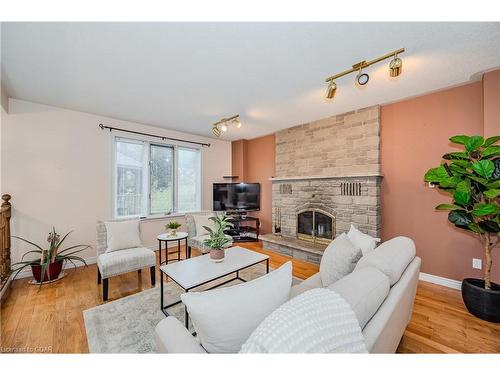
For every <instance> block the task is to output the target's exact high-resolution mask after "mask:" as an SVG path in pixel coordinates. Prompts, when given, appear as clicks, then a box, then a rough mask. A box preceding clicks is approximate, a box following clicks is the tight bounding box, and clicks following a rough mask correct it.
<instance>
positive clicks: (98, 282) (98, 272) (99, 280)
mask: <svg viewBox="0 0 500 375" xmlns="http://www.w3.org/2000/svg"><path fill="white" fill-rule="evenodd" d="M100 283H101V271H100V270H99V268H97V284H100Z"/></svg>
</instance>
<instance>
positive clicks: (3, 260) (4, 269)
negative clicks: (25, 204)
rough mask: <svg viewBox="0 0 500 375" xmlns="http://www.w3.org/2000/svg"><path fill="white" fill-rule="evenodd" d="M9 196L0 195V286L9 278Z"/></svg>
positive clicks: (10, 208)
mask: <svg viewBox="0 0 500 375" xmlns="http://www.w3.org/2000/svg"><path fill="white" fill-rule="evenodd" d="M10 198H11V197H10V195H9V194H4V195H2V200H3V202H2V206H1V208H0V286H3V283H4V282H5V281H6V280H7V279H8V277H9V276H10V217H11V215H12V207H11V205H10V202H9V201H10Z"/></svg>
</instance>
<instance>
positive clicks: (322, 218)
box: [297, 209, 335, 244]
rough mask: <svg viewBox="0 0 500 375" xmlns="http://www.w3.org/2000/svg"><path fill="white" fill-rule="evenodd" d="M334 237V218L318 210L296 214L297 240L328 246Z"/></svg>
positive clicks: (302, 211)
mask: <svg viewBox="0 0 500 375" xmlns="http://www.w3.org/2000/svg"><path fill="white" fill-rule="evenodd" d="M334 237H335V216H333V215H330V214H329V213H327V212H325V211H323V210H320V209H306V210H301V211H299V212H297V238H298V239H301V240H306V241H311V242H319V243H326V244H328V243H330V241H331V240H333V239H334Z"/></svg>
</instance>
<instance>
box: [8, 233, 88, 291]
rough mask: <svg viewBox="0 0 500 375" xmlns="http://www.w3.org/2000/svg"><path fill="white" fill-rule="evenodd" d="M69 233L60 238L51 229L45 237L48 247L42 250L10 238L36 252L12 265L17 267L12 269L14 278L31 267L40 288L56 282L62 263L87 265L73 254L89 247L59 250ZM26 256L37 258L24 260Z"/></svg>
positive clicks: (82, 246)
mask: <svg viewBox="0 0 500 375" xmlns="http://www.w3.org/2000/svg"><path fill="white" fill-rule="evenodd" d="M70 233H71V232H68V233H66V235H64V236H63V237H62V238H61V236H60V235H59V234H58V233H57V232H56V229H55V228H52V231H51V232H50V233H49V235H48V237H47V242H48V247H47V248H46V249H44V248H43V247H42V246H39V245H37V244H35V243H33V242H31V241H28V240H26V239H24V238H21V237H17V236H12V237H13V238H17V239H18V240H21V241H24V242H26V243H28V244H30V245H32V246H34V247H36V250H30V251H28V252H26V253H24V255H23V256H22V258H21V261H19V262H17V263H14V264H13V265H12V266H13V267H14V266H18V267H17V268H15V269H13V271H14V272H15V273H14V278H15V277H16V276H17V275H18V274H19V272H21V271H22V270H23V269H24V268H26V267H31V272H32V273H33V277H34V279H35V280H36V282H37V283H39V284H40V286H41V285H42V284H43V283H44V282H47V281H52V280H56V279H57V278H59V275H60V274H61V271H62V268H63V265H64V262H66V261H67V262H70V263H71V264H73V266H75V268H76V264H75V262H81V263H83V264H84V265H85V266H87V263H86V262H85V260H84V259H83V258H81V257H79V256H77V255H75V254H77V253H79V252H81V251H83V250H85V249H88V248H90V246H89V245H73V246H70V247H67V248H65V249H62V250H61V245H62V243H63V242H64V240H65V239H66V238H67V237H68V235H69V234H70ZM28 254H38V257H37V258H36V259H33V260H24V257H25V256H26V255H28Z"/></svg>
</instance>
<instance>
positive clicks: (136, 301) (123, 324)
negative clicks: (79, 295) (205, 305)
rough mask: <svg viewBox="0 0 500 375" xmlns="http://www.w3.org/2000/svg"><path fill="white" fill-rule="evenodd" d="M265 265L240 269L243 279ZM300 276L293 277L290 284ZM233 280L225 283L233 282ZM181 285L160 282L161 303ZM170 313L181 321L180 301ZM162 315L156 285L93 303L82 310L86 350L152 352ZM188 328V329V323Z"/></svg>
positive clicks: (261, 271)
mask: <svg viewBox="0 0 500 375" xmlns="http://www.w3.org/2000/svg"><path fill="white" fill-rule="evenodd" d="M264 273H265V265H263V264H258V265H255V266H253V267H251V268H248V269H246V270H243V271H241V272H240V276H241V277H242V278H244V279H245V280H252V279H255V278H257V277H260V276H262V275H264ZM232 277H233V276H228V277H226V278H221V279H218V280H217V281H214V282H213V283H209V284H206V285H204V286H202V287H200V288H198V289H196V291H202V290H205V289H207V288H210V287H211V286H213V285H217V284H218V283H221V282H223V281H224V280H229V279H230V278H232ZM300 281H301V280H300V279H297V278H294V280H293V284H297V283H299V282H300ZM238 283H240V281H233V282H231V283H228V284H226V285H225V286H231V285H236V284H238ZM183 292H184V291H183V290H182V288H181V287H179V286H178V285H177V284H175V283H174V282H172V281H169V282H168V283H164V293H165V294H164V296H165V304H168V303H172V302H175V301H178V300H179V296H180V295H181V294H182V293H183ZM168 313H169V314H170V315H173V316H175V317H176V318H177V319H179V320H180V321H181V322H184V305H183V304H182V303H180V304H178V305H175V306H173V307H171V308H169V309H168ZM164 317H165V315H164V314H163V313H162V312H161V310H160V287H159V286H157V287H156V288H152V289H148V290H145V291H143V292H140V293H136V294H133V295H131V296H127V297H124V298H120V299H118V300H116V301H112V302H108V303H106V304H103V305H100V306H96V307H93V308H91V309H88V310H85V311H84V312H83V318H84V322H85V330H86V332H87V342H88V347H89V352H90V353H154V352H155V346H154V338H153V333H154V328H155V327H156V325H157V324H158V322H160V320H162V319H163V318H164ZM190 329H191V330H192V327H191V324H190Z"/></svg>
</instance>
